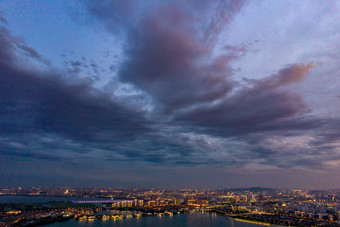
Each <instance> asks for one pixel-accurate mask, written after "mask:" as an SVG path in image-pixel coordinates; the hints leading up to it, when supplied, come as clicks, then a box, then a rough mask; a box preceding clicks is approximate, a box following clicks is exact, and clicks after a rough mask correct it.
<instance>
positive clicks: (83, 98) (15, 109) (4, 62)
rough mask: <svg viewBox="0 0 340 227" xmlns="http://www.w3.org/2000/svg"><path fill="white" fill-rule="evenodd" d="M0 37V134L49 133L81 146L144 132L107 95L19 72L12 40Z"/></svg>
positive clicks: (58, 79) (53, 77)
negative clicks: (83, 141) (104, 137)
mask: <svg viewBox="0 0 340 227" xmlns="http://www.w3.org/2000/svg"><path fill="white" fill-rule="evenodd" d="M0 31H1V32H2V33H1V37H0V45H1V47H2V48H1V50H0V56H1V61H0V100H1V102H0V110H1V112H0V114H1V115H0V117H1V120H0V126H1V132H2V133H4V134H13V133H34V132H52V133H60V134H63V135H65V136H70V137H72V138H76V139H86V140H101V139H102V136H101V134H102V133H111V135H112V140H124V139H128V138H131V137H133V136H134V135H135V134H138V133H141V132H143V131H144V130H146V129H145V127H144V126H143V125H142V124H141V122H142V120H141V117H140V116H139V114H138V113H134V112H131V111H128V110H127V109H125V108H124V107H122V106H120V105H118V104H117V103H116V102H115V101H114V100H113V99H112V98H110V97H109V95H107V94H104V93H102V92H100V91H98V90H96V89H94V88H92V87H90V86H88V85H86V84H82V83H66V82H65V81H63V79H61V77H60V76H59V75H58V74H57V73H54V72H36V71H30V70H25V69H24V68H20V66H19V65H18V64H17V62H18V61H19V60H20V58H19V57H18V56H17V55H16V54H15V51H16V49H15V47H16V44H17V43H16V38H15V37H13V36H11V34H10V33H9V31H8V30H6V29H4V28H2V29H1V30H0ZM31 52H32V51H31ZM34 52H35V51H34ZM32 53H33V52H32ZM32 57H35V56H32ZM21 61H22V60H21ZM115 137H119V139H115Z"/></svg>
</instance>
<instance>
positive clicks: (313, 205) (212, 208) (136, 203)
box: [0, 188, 340, 226]
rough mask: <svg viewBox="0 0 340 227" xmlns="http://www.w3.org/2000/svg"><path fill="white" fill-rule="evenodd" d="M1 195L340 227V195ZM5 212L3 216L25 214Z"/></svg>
mask: <svg viewBox="0 0 340 227" xmlns="http://www.w3.org/2000/svg"><path fill="white" fill-rule="evenodd" d="M1 194H2V195H16V196H17V195H26V196H27V195H29V196H54V197H56V196H57V197H68V198H71V200H70V201H73V200H72V198H75V197H81V198H82V200H79V201H73V204H84V205H86V204H92V205H94V207H101V208H105V209H125V210H126V209H130V210H138V211H140V212H146V213H148V212H150V211H153V212H154V211H157V212H163V213H164V212H170V213H174V212H178V211H183V210H186V211H189V212H190V211H203V212H217V213H220V214H223V215H228V216H230V217H234V218H243V219H249V220H256V221H261V222H270V223H275V224H287V225H294V224H302V225H304V224H305V225H318V224H320V225H330V226H332V225H334V226H336V225H337V223H340V221H339V220H340V190H332V191H308V190H275V189H266V188H249V189H238V190H227V189H222V190H210V189H196V190H193V189H178V190H159V189H116V188H52V189H51V188H4V189H0V195H1ZM0 209H3V208H0ZM0 211H1V212H2V215H15V212H21V211H18V210H6V211H5V210H0ZM4 212H12V213H11V214H9V213H8V214H5V213H4Z"/></svg>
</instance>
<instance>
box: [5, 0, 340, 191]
mask: <svg viewBox="0 0 340 227" xmlns="http://www.w3.org/2000/svg"><path fill="white" fill-rule="evenodd" d="M339 40H340V2H339V1H335V0H329V1H317V0H310V1H295V0H288V1H287V0H284V1H283V0H281V1H280V0H279V1H277V0H269V1H260V0H249V1H247V0H229V1H228V0H216V1H208V0H186V1H179V0H145V1H138V0H82V1H76V0H0V186H2V187H17V186H27V187H29V186H51V187H52V186H98V187H153V188H213V189H214V188H233V187H252V186H262V187H273V188H286V189H290V188H294V189H297V188H299V189H332V188H340V181H339V179H340V89H338V88H339V87H340V46H339V45H340V43H339Z"/></svg>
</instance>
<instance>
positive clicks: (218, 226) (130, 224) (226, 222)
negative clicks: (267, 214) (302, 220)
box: [48, 214, 262, 227]
mask: <svg viewBox="0 0 340 227" xmlns="http://www.w3.org/2000/svg"><path fill="white" fill-rule="evenodd" d="M71 226H78V227H99V226H103V227H108V226H113V227H150V226H151V227H153V226H156V227H206V226H209V227H260V226H262V225H258V224H253V223H245V222H239V221H234V220H232V219H226V218H225V217H223V216H220V215H216V214H215V215H214V214H179V215H174V216H150V217H142V218H126V219H123V220H117V221H114V220H97V219H96V220H94V221H76V220H74V219H72V220H70V221H67V222H63V223H54V224H51V225H48V227H71Z"/></svg>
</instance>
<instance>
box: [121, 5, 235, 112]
mask: <svg viewBox="0 0 340 227" xmlns="http://www.w3.org/2000/svg"><path fill="white" fill-rule="evenodd" d="M233 13H235V12H233ZM226 14H228V13H226ZM230 14H231V13H230ZM228 15H229V14H228ZM231 15H233V14H231ZM201 16H202V15H201ZM209 16H210V15H209ZM204 18H205V17H204ZM194 19H195V17H194V15H191V14H190V12H189V11H186V9H182V8H179V7H177V6H174V5H165V6H162V7H160V8H159V9H158V10H157V11H155V12H152V13H151V14H149V15H147V16H145V17H144V18H143V19H142V20H141V22H140V23H139V24H138V26H136V28H132V29H131V30H130V32H129V38H128V47H127V51H126V54H127V58H128V60H127V61H125V62H124V63H123V64H122V66H121V68H120V70H119V72H118V73H119V75H120V78H121V80H122V81H124V82H129V83H132V84H134V85H136V86H137V87H138V88H140V89H142V90H144V91H146V92H147V93H149V94H151V95H152V96H153V97H154V99H155V100H156V101H157V102H159V103H160V104H161V105H164V107H165V108H166V110H167V111H174V110H177V109H178V108H182V107H185V106H190V105H199V104H201V103H204V102H211V101H214V100H217V99H219V98H221V97H223V96H224V95H226V94H227V93H228V92H229V91H230V90H231V89H232V87H233V82H232V81H231V80H230V76H231V74H232V69H231V68H230V66H229V63H230V62H231V61H232V60H234V59H236V58H237V57H238V56H235V53H234V52H232V53H224V54H220V55H214V53H213V52H214V47H215V40H214V41H213V42H212V41H211V39H207V38H201V35H200V33H202V31H203V32H204V30H207V31H209V32H217V31H215V30H213V29H211V28H210V27H209V26H210V25H209V26H208V28H204V29H202V27H198V25H199V23H198V22H196V21H195V20H194ZM216 36H218V32H217V33H216V34H214V37H216Z"/></svg>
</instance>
